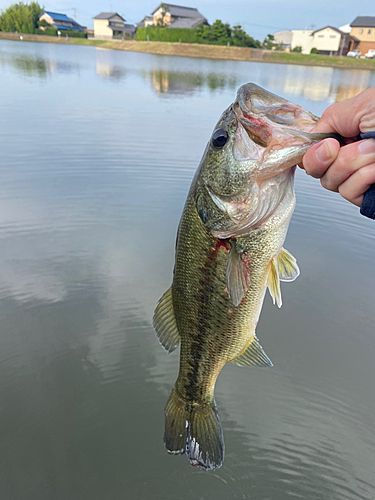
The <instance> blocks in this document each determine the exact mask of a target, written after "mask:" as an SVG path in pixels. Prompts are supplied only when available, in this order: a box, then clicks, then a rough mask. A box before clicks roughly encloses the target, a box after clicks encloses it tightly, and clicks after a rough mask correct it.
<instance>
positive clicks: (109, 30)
mask: <svg viewBox="0 0 375 500" xmlns="http://www.w3.org/2000/svg"><path fill="white" fill-rule="evenodd" d="M135 29H136V28H135V26H134V25H133V24H128V23H126V20H125V19H124V18H123V17H122V16H120V14H118V13H117V12H101V13H100V14H98V15H97V16H95V17H94V37H95V38H101V39H103V40H113V39H115V40H124V39H125V38H133V36H134V33H135Z"/></svg>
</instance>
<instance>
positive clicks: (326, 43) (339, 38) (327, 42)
mask: <svg viewBox="0 0 375 500" xmlns="http://www.w3.org/2000/svg"><path fill="white" fill-rule="evenodd" d="M310 36H311V37H312V38H313V40H312V48H314V49H315V50H316V51H317V52H318V53H319V54H325V55H329V56H333V55H337V56H342V55H344V54H347V52H348V50H349V44H350V35H349V34H348V33H344V32H343V31H341V30H339V29H338V28H335V27H334V26H324V27H323V28H319V29H318V30H315V31H313V32H312V33H311V35H310Z"/></svg>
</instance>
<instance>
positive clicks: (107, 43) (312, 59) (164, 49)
mask: <svg viewBox="0 0 375 500" xmlns="http://www.w3.org/2000/svg"><path fill="white" fill-rule="evenodd" d="M22 37H23V40H20V35H19V34H18V33H4V32H0V41H1V40H11V41H18V42H21V41H22V42H37V43H57V44H65V45H80V46H87V47H100V48H102V49H109V50H122V51H126V52H142V53H147V54H156V55H166V56H178V57H194V58H200V59H216V60H226V61H250V62H262V63H272V64H295V65H300V66H321V67H330V68H342V69H363V70H372V71H375V59H353V58H349V57H345V56H323V55H320V54H311V55H304V54H299V53H294V52H277V51H272V50H262V49H252V48H247V47H228V46H223V45H204V44H191V43H171V42H139V41H136V40H126V41H123V40H96V39H91V38H89V39H82V38H68V39H66V38H57V37H52V36H45V35H22Z"/></svg>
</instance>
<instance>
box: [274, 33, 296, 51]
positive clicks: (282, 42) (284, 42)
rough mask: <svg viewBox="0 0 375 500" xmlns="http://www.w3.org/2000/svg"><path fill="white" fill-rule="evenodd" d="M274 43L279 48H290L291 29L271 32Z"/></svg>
mask: <svg viewBox="0 0 375 500" xmlns="http://www.w3.org/2000/svg"><path fill="white" fill-rule="evenodd" d="M273 36H274V39H275V43H277V45H278V46H279V48H280V49H281V50H290V48H291V45H292V38H293V34H292V31H291V30H289V31H277V32H276V33H274V34H273Z"/></svg>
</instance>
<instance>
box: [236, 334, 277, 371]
mask: <svg viewBox="0 0 375 500" xmlns="http://www.w3.org/2000/svg"><path fill="white" fill-rule="evenodd" d="M232 363H234V364H235V365H237V366H268V367H272V366H273V363H272V361H271V360H270V358H269V357H268V356H267V354H266V353H265V352H264V349H263V347H262V346H261V345H260V343H259V340H258V338H257V336H256V335H254V337H253V338H252V340H251V343H250V345H249V346H248V347H247V348H246V349H245V350H244V351H243V353H242V354H240V355H239V356H237V357H236V358H234V359H233V360H232Z"/></svg>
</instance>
